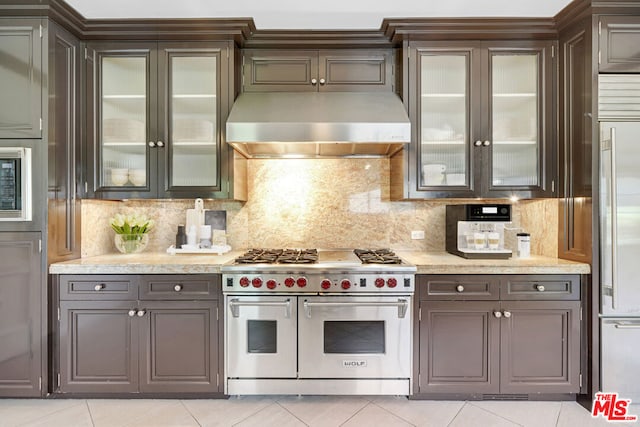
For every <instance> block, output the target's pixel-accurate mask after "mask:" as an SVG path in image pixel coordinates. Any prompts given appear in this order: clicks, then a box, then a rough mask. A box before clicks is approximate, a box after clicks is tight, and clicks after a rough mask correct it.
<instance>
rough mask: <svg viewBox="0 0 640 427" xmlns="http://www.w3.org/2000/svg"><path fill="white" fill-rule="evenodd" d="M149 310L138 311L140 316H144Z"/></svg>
mask: <svg viewBox="0 0 640 427" xmlns="http://www.w3.org/2000/svg"><path fill="white" fill-rule="evenodd" d="M146 313H147V312H146V311H144V310H138V312H137V313H136V314H137V315H138V317H142V316H144V315H145V314H146Z"/></svg>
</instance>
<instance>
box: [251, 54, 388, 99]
mask: <svg viewBox="0 0 640 427" xmlns="http://www.w3.org/2000/svg"><path fill="white" fill-rule="evenodd" d="M242 61H243V64H242V65H243V71H242V77H243V89H244V91H245V92H277V91H281V92H318V91H321V92H332V91H334V92H339V91H342V92H354V91H359V92H374V91H392V90H393V78H392V73H393V70H392V65H393V64H392V51H391V50H390V49H388V50H370V49H361V50H351V49H349V50H338V49H336V50H284V51H283V50H273V49H247V50H245V51H244V54H243V58H242Z"/></svg>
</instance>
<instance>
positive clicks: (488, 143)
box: [482, 141, 491, 147]
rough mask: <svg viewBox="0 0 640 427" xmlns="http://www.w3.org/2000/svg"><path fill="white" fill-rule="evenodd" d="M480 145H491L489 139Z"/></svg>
mask: <svg viewBox="0 0 640 427" xmlns="http://www.w3.org/2000/svg"><path fill="white" fill-rule="evenodd" d="M482 145H484V146H485V147H488V146H490V145H491V141H485V142H483V143H482Z"/></svg>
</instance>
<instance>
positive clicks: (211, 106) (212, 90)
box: [166, 50, 220, 189]
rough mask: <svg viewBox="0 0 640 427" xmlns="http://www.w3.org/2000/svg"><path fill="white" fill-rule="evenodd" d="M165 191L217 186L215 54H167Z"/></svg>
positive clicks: (217, 61)
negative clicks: (166, 183) (166, 165)
mask: <svg viewBox="0 0 640 427" xmlns="http://www.w3.org/2000/svg"><path fill="white" fill-rule="evenodd" d="M167 52H168V53H167V61H168V76H167V78H168V91H169V92H168V95H167V97H168V102H167V104H168V118H167V119H166V121H167V125H168V127H169V128H168V134H169V141H168V142H169V144H168V152H167V156H168V158H167V160H166V161H167V162H168V170H167V181H168V189H172V188H175V187H216V186H218V185H219V182H218V181H219V171H218V169H219V167H220V166H219V163H220V159H219V157H220V156H219V144H218V139H219V131H218V110H219V109H218V92H219V90H218V81H219V76H218V66H219V56H218V52H214V51H211V52H197V53H186V52H180V51H179V50H176V51H171V50H167Z"/></svg>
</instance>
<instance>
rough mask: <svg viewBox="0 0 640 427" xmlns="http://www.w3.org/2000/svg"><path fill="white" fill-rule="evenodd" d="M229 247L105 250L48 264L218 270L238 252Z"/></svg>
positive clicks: (94, 269)
mask: <svg viewBox="0 0 640 427" xmlns="http://www.w3.org/2000/svg"><path fill="white" fill-rule="evenodd" d="M241 254H242V252H241V251H231V252H228V253H226V254H223V255H210V254H207V255H192V254H176V255H169V254H167V253H159V252H156V253H154V252H148V253H139V254H119V253H118V254H108V255H98V256H93V257H87V258H79V259H74V260H71V261H64V262H58V263H55V264H51V265H50V266H49V273H51V274H203V273H220V266H221V265H222V264H225V263H226V262H229V261H231V260H232V259H234V258H236V257H238V256H239V255H241Z"/></svg>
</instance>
